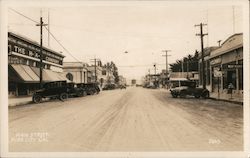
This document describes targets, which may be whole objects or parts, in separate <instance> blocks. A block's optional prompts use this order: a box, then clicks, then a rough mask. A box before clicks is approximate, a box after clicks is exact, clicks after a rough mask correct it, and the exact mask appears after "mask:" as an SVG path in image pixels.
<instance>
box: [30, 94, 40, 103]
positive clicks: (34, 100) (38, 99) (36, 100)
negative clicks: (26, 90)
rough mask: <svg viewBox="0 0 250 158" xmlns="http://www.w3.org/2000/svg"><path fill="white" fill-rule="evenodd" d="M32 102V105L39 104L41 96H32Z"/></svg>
mask: <svg viewBox="0 0 250 158" xmlns="http://www.w3.org/2000/svg"><path fill="white" fill-rule="evenodd" d="M32 101H33V102H34V103H40V102H41V101H42V96H40V95H34V96H33V97H32Z"/></svg>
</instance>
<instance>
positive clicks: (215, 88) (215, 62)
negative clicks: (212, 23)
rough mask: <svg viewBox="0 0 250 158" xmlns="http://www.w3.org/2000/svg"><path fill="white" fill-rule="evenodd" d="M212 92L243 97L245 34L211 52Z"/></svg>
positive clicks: (233, 38)
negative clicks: (231, 89)
mask: <svg viewBox="0 0 250 158" xmlns="http://www.w3.org/2000/svg"><path fill="white" fill-rule="evenodd" d="M210 69H211V78H210V81H211V83H212V92H220V93H228V87H229V85H232V86H233V93H234V94H238V95H239V96H240V97H243V34H234V35H232V36H231V37H229V38H228V39H227V40H226V41H225V42H224V43H223V44H222V46H221V47H220V48H219V49H217V50H214V51H212V52H211V56H210Z"/></svg>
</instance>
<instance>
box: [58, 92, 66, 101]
mask: <svg viewBox="0 0 250 158" xmlns="http://www.w3.org/2000/svg"><path fill="white" fill-rule="evenodd" d="M59 98H60V100H62V101H63V100H66V99H68V94H67V93H61V94H60V96H59Z"/></svg>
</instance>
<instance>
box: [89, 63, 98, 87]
mask: <svg viewBox="0 0 250 158" xmlns="http://www.w3.org/2000/svg"><path fill="white" fill-rule="evenodd" d="M90 60H91V61H92V62H94V64H95V83H96V82H97V69H96V62H97V61H100V59H96V58H94V59H90Z"/></svg>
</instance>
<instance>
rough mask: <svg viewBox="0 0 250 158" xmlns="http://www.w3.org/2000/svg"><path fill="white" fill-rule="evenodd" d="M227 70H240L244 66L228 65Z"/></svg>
mask: <svg viewBox="0 0 250 158" xmlns="http://www.w3.org/2000/svg"><path fill="white" fill-rule="evenodd" d="M227 68H228V69H240V68H243V65H242V64H229V65H227Z"/></svg>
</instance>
